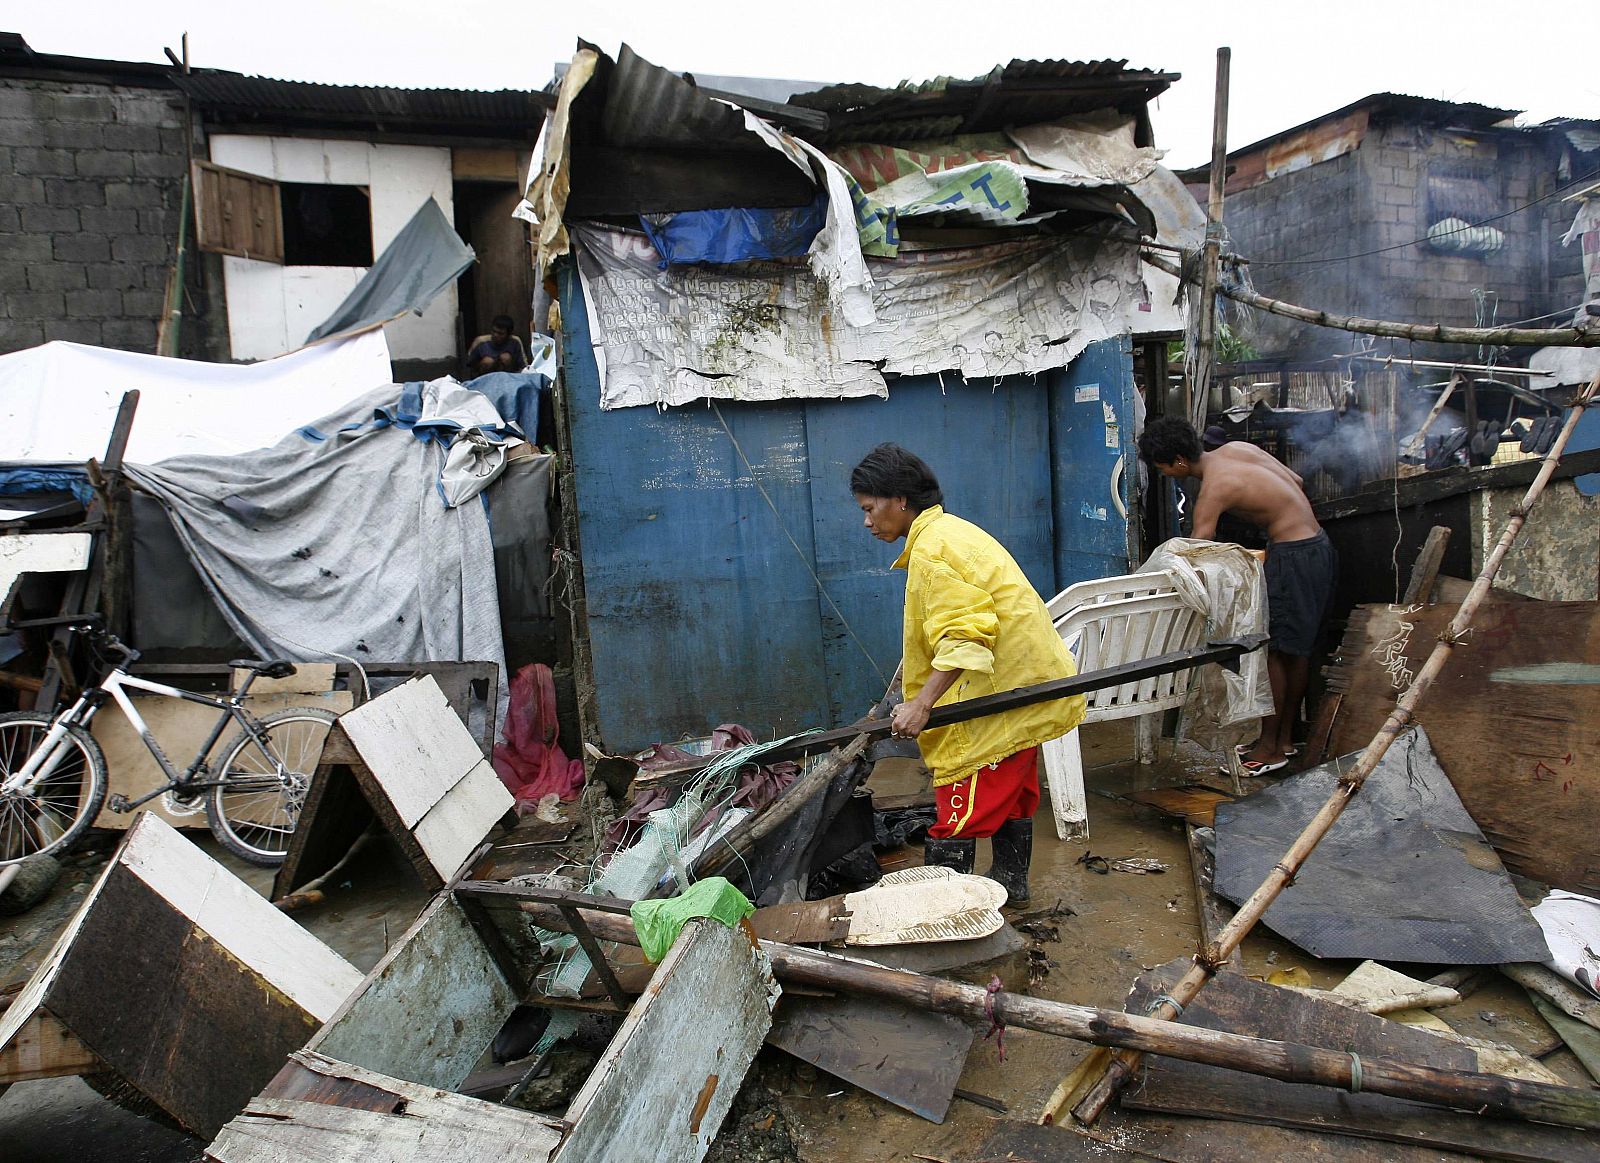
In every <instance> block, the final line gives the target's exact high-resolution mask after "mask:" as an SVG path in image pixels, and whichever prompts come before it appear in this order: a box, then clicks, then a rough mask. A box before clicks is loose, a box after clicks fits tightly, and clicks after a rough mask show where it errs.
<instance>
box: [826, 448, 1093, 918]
mask: <svg viewBox="0 0 1600 1163" xmlns="http://www.w3.org/2000/svg"><path fill="white" fill-rule="evenodd" d="M850 491H851V492H852V493H854V494H855V498H856V503H857V504H858V505H860V506H861V511H862V513H863V514H865V518H866V519H865V524H866V528H867V530H868V532H870V533H871V534H872V535H873V536H874V537H876V538H878V540H880V541H887V542H890V543H893V542H896V541H899V540H900V539H901V538H902V537H903V538H905V541H906V545H905V549H904V550H903V551H902V552H901V554H900V557H899V559H898V560H896V561H895V563H894V565H895V568H896V569H903V570H905V571H906V599H905V629H904V638H905V645H904V650H905V654H904V658H905V663H904V666H905V669H904V675H903V686H904V690H905V696H906V701H905V702H903V703H901V704H900V705H899V706H898V707H896V708H895V709H894V718H893V733H894V734H895V735H898V736H902V737H905V738H915V739H916V740H917V742H918V744H919V746H920V747H921V750H922V758H923V761H924V762H925V763H926V764H927V765H928V769H929V770H930V771H931V772H932V773H933V788H934V799H935V803H936V805H937V809H938V811H937V817H936V819H935V821H934V825H933V827H932V828H931V829H929V831H928V841H927V844H926V846H925V848H924V850H923V862H924V863H926V864H936V865H943V866H945V867H947V868H954V869H956V870H957V871H959V872H971V871H972V863H973V857H974V854H975V850H976V847H977V841H978V839H980V838H982V837H985V836H987V837H989V838H990V840H991V843H992V847H993V849H994V864H993V867H991V868H990V870H989V871H988V872H987V873H985V875H986V876H988V877H990V878H991V879H993V880H996V881H998V882H999V883H1000V884H1001V885H1002V886H1004V888H1005V890H1006V892H1007V894H1008V896H1009V897H1010V901H1011V903H1012V904H1021V903H1023V902H1025V901H1026V900H1027V899H1028V865H1029V862H1030V860H1031V858H1032V854H1033V813H1034V811H1035V810H1036V809H1037V808H1038V806H1039V775H1038V761H1039V745H1040V744H1041V743H1044V742H1046V741H1047V740H1050V739H1055V738H1059V737H1060V736H1062V735H1065V734H1066V733H1067V732H1068V731H1070V730H1072V729H1073V728H1074V727H1076V726H1077V725H1078V724H1079V722H1081V721H1082V719H1083V711H1084V700H1083V697H1082V696H1081V695H1079V696H1074V697H1072V698H1068V699H1057V700H1055V701H1053V702H1045V703H1035V704H1034V705H1032V706H1029V707H1020V708H1018V709H1016V710H1013V711H1005V712H1003V713H1001V714H997V715H987V716H984V717H983V718H978V719H969V720H967V721H966V722H964V723H954V724H951V725H950V726H948V727H936V728H933V729H931V730H927V731H924V728H925V727H926V726H927V722H928V712H929V711H931V710H932V709H933V708H934V707H935V706H940V705H943V704H946V703H954V702H963V701H965V700H967V699H974V698H978V697H980V696H982V695H988V694H994V693H996V692H998V691H1007V690H1012V689H1014V688H1016V687H1022V686H1029V685H1031V684H1033V683H1038V682H1045V681H1048V680H1050V679H1056V678H1065V677H1067V676H1069V675H1072V674H1075V673H1076V670H1077V668H1076V667H1075V666H1074V665H1073V661H1072V654H1071V653H1070V652H1069V651H1068V650H1067V647H1066V644H1065V643H1063V642H1062V641H1061V636H1060V635H1058V634H1057V633H1056V632H1055V628H1054V627H1053V626H1052V625H1051V624H1050V614H1049V612H1048V611H1047V610H1046V609H1045V604H1044V602H1043V600H1042V599H1040V597H1039V595H1038V593H1037V592H1036V591H1035V590H1034V588H1033V586H1032V585H1031V584H1029V582H1028V579H1027V576H1026V575H1024V574H1023V572H1022V570H1021V569H1020V568H1019V567H1018V566H1017V563H1016V562H1015V561H1013V560H1012V559H1011V555H1010V554H1009V553H1007V552H1006V550H1005V547H1004V546H1002V545H1001V544H1000V543H999V542H998V541H996V540H995V539H994V538H993V537H991V536H989V535H988V534H987V533H985V532H984V531H983V530H982V529H979V528H978V527H977V526H976V525H974V524H972V523H971V522H970V521H963V520H962V519H961V518H960V517H957V516H955V515H954V514H952V513H946V512H945V511H944V508H943V506H942V502H943V500H944V494H943V493H942V492H941V491H940V489H939V482H938V480H937V478H935V477H934V475H933V470H931V469H930V468H929V467H928V466H927V465H926V464H924V463H923V462H922V460H921V459H919V458H918V457H916V456H915V455H913V454H912V453H910V452H907V451H906V450H905V449H904V448H901V447H900V446H899V445H897V444H880V445H878V447H876V448H874V449H873V450H872V451H871V452H869V453H868V454H867V455H866V457H865V458H864V459H863V460H862V461H861V463H860V464H858V465H856V467H855V469H854V471H852V472H851V474H850Z"/></svg>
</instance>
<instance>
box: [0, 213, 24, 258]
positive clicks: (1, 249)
mask: <svg viewBox="0 0 1600 1163" xmlns="http://www.w3.org/2000/svg"><path fill="white" fill-rule="evenodd" d="M21 229H22V215H21V214H20V213H19V212H18V211H17V208H16V207H15V206H7V205H5V204H4V203H0V234H15V233H17V232H18V231H20V230H21ZM9 250H10V246H9V240H8V239H0V255H3V254H6V253H7V252H9Z"/></svg>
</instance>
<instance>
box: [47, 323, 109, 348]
mask: <svg viewBox="0 0 1600 1163" xmlns="http://www.w3.org/2000/svg"><path fill="white" fill-rule="evenodd" d="M44 337H45V340H46V341H47V342H48V341H49V340H52V339H64V340H66V341H67V342H68V343H93V344H96V345H98V344H99V343H100V320H98V319H46V320H45V321H44Z"/></svg>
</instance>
